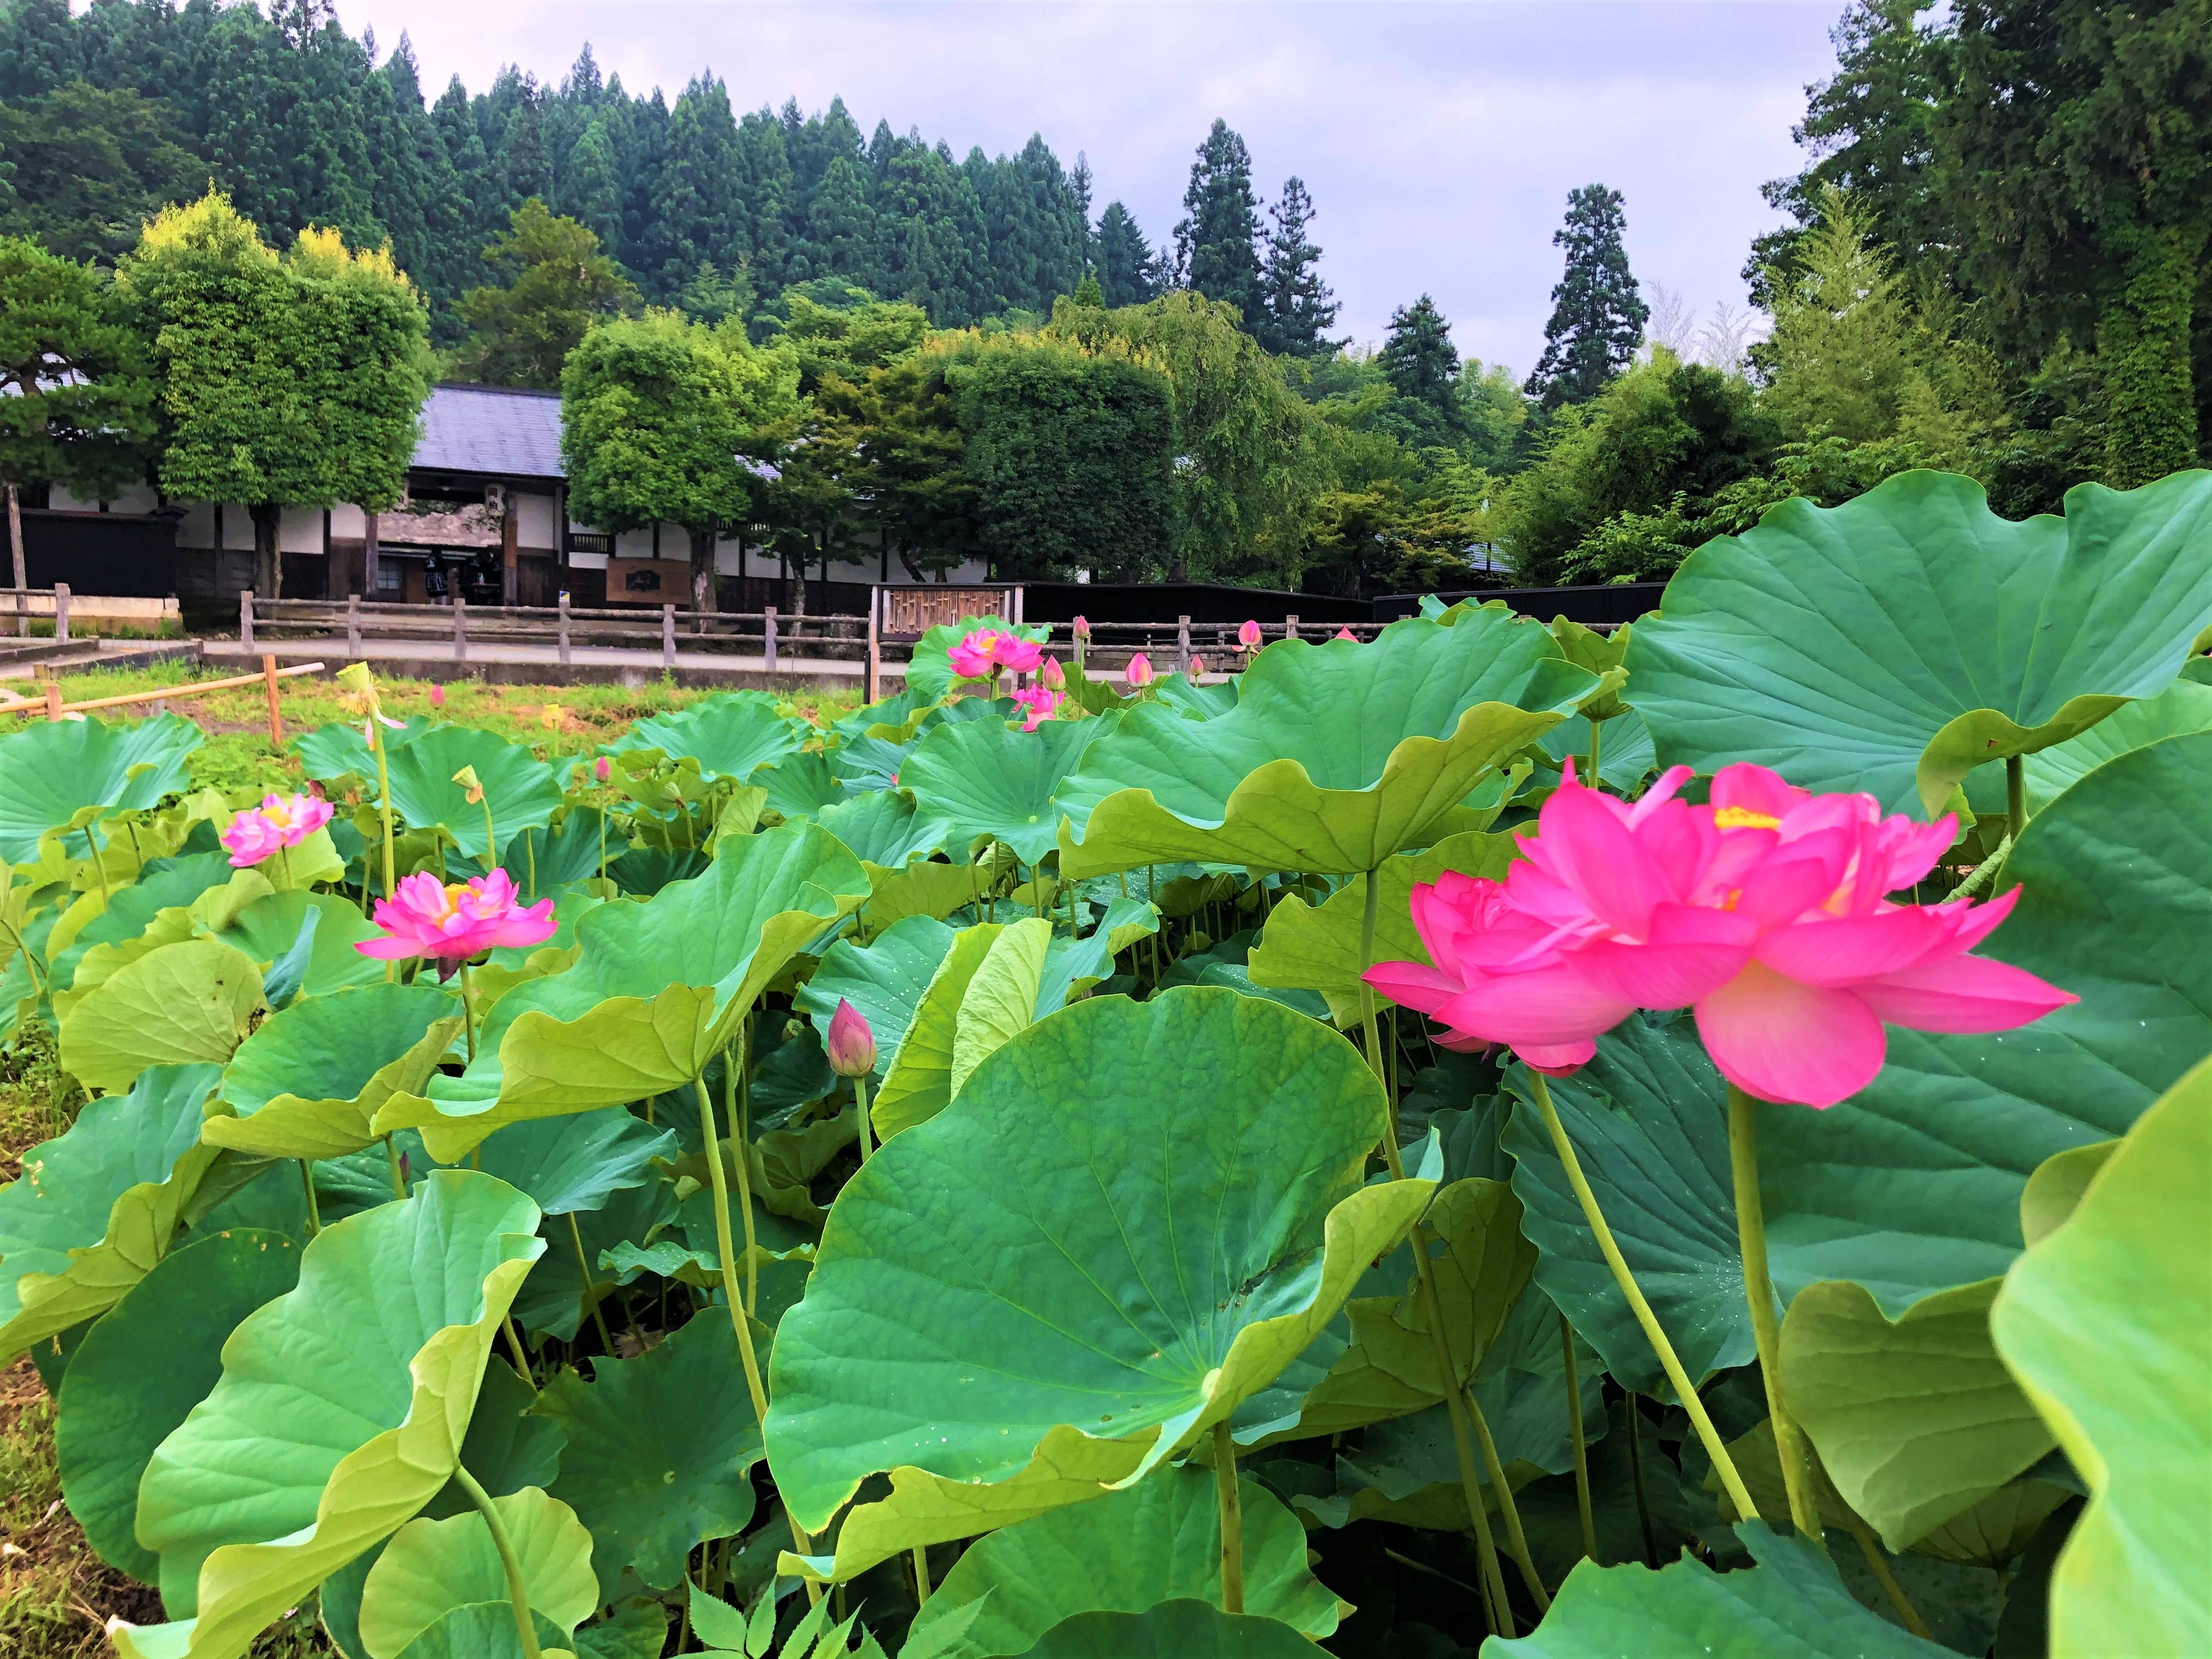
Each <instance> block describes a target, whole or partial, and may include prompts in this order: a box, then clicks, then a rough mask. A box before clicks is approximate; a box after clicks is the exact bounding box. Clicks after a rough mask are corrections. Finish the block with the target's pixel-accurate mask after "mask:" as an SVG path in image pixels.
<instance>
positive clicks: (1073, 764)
mask: <svg viewBox="0 0 2212 1659" xmlns="http://www.w3.org/2000/svg"><path fill="white" fill-rule="evenodd" d="M1114 726H1115V722H1114V721H1113V720H1047V721H1045V722H1044V723H1043V724H1042V726H1038V727H1037V729H1036V731H1034V732H1024V731H1023V730H1022V729H1021V728H1020V727H1018V726H1008V725H1006V723H1005V722H1004V721H1002V720H968V721H965V722H963V723H962V724H960V725H957V726H939V727H938V728H937V729H936V730H935V731H933V732H931V733H929V735H928V736H927V737H925V738H923V739H922V740H921V742H920V743H918V744H915V750H914V753H913V754H911V755H909V756H908V757H907V760H906V764H905V765H904V766H902V768H900V769H899V786H900V787H902V788H904V789H910V790H912V791H913V792H914V798H915V803H916V805H918V806H919V808H920V809H921V811H924V812H927V813H928V814H929V815H930V816H931V817H935V818H939V819H942V820H943V821H944V823H945V826H946V829H947V830H948V832H949V833H948V844H949V845H950V846H951V848H953V850H954V852H955V854H956V855H962V854H965V852H966V850H967V848H968V847H969V844H970V843H972V842H974V841H975V839H976V838H977V837H978V836H997V837H998V838H999V839H1000V841H1002V842H1006V845H1007V846H1009V847H1011V848H1013V849H1014V856H1015V857H1016V858H1018V859H1019V860H1021V861H1022V862H1023V863H1024V864H1028V865H1034V864H1036V861H1037V860H1039V859H1041V858H1042V857H1043V856H1044V855H1045V854H1047V853H1049V852H1050V851H1051V850H1052V849H1053V848H1054V845H1056V844H1057V837H1058V836H1059V833H1060V808H1059V806H1058V805H1055V804H1054V800H1053V796H1054V792H1056V791H1057V790H1058V789H1059V788H1060V784H1061V783H1062V781H1064V780H1065V779H1066V776H1067V775H1068V774H1069V773H1070V772H1072V771H1073V770H1074V769H1076V768H1077V767H1079V766H1080V765H1081V764H1082V763H1083V757H1084V755H1085V751H1086V750H1088V749H1089V748H1090V747H1091V744H1094V743H1096V742H1099V741H1101V740H1103V738H1105V737H1106V736H1108V735H1110V734H1111V732H1113V730H1114Z"/></svg>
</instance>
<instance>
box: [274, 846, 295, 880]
mask: <svg viewBox="0 0 2212 1659" xmlns="http://www.w3.org/2000/svg"><path fill="white" fill-rule="evenodd" d="M276 862H277V864H278V865H279V866H280V867H282V869H283V872H284V885H285V887H286V888H287V889H288V890H289V888H290V887H291V885H292V849H291V848H289V847H280V848H277V849H276Z"/></svg>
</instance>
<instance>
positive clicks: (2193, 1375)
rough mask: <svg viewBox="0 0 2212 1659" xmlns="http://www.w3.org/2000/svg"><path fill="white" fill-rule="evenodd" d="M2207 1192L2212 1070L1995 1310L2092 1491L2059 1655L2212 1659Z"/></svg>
mask: <svg viewBox="0 0 2212 1659" xmlns="http://www.w3.org/2000/svg"><path fill="white" fill-rule="evenodd" d="M2180 741H2190V739H2181V740H2180ZM2208 1185H2212V1065H2200V1066H2197V1067H2196V1068H2195V1069H2194V1070H2192V1071H2191V1072H2190V1073H2189V1074H2188V1075H2187V1076H2185V1078H2183V1079H2181V1081H2180V1082H2179V1083H2178V1084H2176V1085H2174V1086H2173V1088H2172V1089H2171V1090H2169V1091H2167V1092H2166V1095H2165V1097H2163V1098H2162V1099H2160V1101H2159V1102H2158V1103H2157V1104H2156V1105H2154V1106H2153V1107H2152V1108H2151V1109H2149V1110H2148V1112H2146V1113H2144V1114H2143V1115H2142V1119H2141V1120H2140V1121H2138V1122H2137V1123H2136V1126H2135V1127H2134V1128H2133V1129H2131V1130H2130V1131H2129V1133H2128V1136H2127V1139H2125V1140H2124V1142H2123V1143H2122V1144H2121V1146H2120V1149H2119V1150H2118V1152H2114V1153H2113V1154H2112V1159H2111V1161H2110V1162H2109V1163H2107V1164H2106V1165H2105V1167H2104V1170H2103V1171H2102V1172H2101V1173H2100V1175H2099V1176H2097V1177H2096V1179H2095V1180H2094V1181H2093V1182H2091V1183H2090V1186H2089V1189H2088V1191H2087V1193H2085V1194H2083V1195H2082V1198H2081V1203H2080V1205H2079V1206H2077V1207H2076V1208H2075V1212H2074V1214H2073V1217H2072V1218H2071V1219H2069V1220H2068V1221H2067V1222H2066V1223H2065V1224H2064V1225H2063V1226H2061V1227H2060V1228H2059V1229H2058V1230H2057V1231H2056V1232H2053V1233H2051V1234H2050V1235H2048V1236H2047V1237H2045V1238H2044V1239H2042V1240H2041V1241H2040V1242H2039V1243H2037V1244H2036V1245H2035V1246H2034V1247H2033V1248H2032V1249H2029V1250H2028V1251H2027V1253H2026V1254H2025V1255H2022V1256H2021V1258H2020V1260H2019V1261H2018V1262H2017V1263H2015V1265H2014V1267H2013V1269H2012V1271H2011V1272H2010V1273H2008V1274H2007V1275H2006V1276H2005V1282H2004V1288H2003V1290H2002V1291H2000V1292H1999V1293H1998V1296H1997V1300H1996V1306H1995V1308H1993V1309H1992V1310H1990V1330H1991V1333H1992V1334H1993V1335H1994V1336H1995V1338H1996V1348H1997V1352H1999V1353H2000V1354H2002V1356H2003V1357H2004V1361H2005V1363H2006V1364H2008V1365H2009V1366H2010V1367H2011V1368H2012V1371H2013V1375H2014V1376H2015V1377H2017V1378H2018V1379H2019V1381H2020V1384H2021V1388H2022V1389H2025V1390H2026V1391H2027V1396H2028V1398H2029V1399H2030V1400H2032V1401H2034V1402H2035V1406H2036V1409H2037V1410H2039V1412H2041V1413H2043V1416H2044V1419H2045V1421H2046V1422H2047V1423H2048V1424H2049V1425H2051V1432H2052V1433H2054V1434H2056V1435H2057V1437H2058V1443H2059V1444H2060V1445H2061V1446H2063V1447H2064V1448H2065V1450H2066V1455H2067V1456H2069V1458H2071V1459H2072V1460H2073V1462H2074V1467H2075V1468H2077V1469H2079V1470H2080V1471H2081V1475H2082V1478H2083V1479H2084V1480H2087V1483H2088V1486H2089V1503H2088V1507H2087V1508H2086V1509H2084V1510H2082V1511H2081V1518H2080V1519H2079V1520H2078V1521H2077V1522H2075V1528H2074V1532H2073V1535H2072V1536H2071V1537H2070V1538H2069V1539H2068V1540H2067V1542H2066V1547H2065V1548H2064V1550H2063V1551H2062V1552H2061V1553H2060V1555H2059V1558H2058V1562H2057V1566H2056V1567H2055V1568H2054V1569H2053V1570H2052V1572H2051V1652H2052V1653H2053V1654H2055V1655H2089V1654H2104V1653H2118V1652H2130V1653H2172V1654H2182V1653H2201V1652H2203V1651H2204V1650H2205V1649H2206V1646H2207V1644H2212V1580H2208V1578H2207V1577H2206V1575H2205V1573H2204V1571H2203V1565H2204V1563H2205V1560H2206V1559H2207V1558H2208V1555H2212V1512H2208V1510H2207V1509H2206V1506H2205V1504H2204V1493H2205V1492H2206V1490H2207V1489H2208V1483H2212V1278H2209V1277H2208V1276H2207V1274H2206V1273H2205V1271H2204V1262H2205V1253H2204V1250H2203V1240H2204V1194H2205V1192H2206V1190H2207V1188H2208Z"/></svg>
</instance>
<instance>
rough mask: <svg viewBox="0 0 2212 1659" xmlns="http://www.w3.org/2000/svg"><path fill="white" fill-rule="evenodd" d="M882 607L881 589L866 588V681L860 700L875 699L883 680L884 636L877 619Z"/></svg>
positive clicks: (871, 700)
mask: <svg viewBox="0 0 2212 1659" xmlns="http://www.w3.org/2000/svg"><path fill="white" fill-rule="evenodd" d="M883 608H884V592H883V589H881V588H880V587H872V588H870V589H869V590H868V683H867V690H866V696H863V697H861V699H860V701H861V702H874V701H875V700H876V696H877V687H878V685H879V684H881V683H882V681H883V677H884V637H883V629H882V626H881V624H880V623H879V622H878V613H879V612H880V611H882V610H883Z"/></svg>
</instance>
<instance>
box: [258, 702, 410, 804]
mask: <svg viewBox="0 0 2212 1659" xmlns="http://www.w3.org/2000/svg"><path fill="white" fill-rule="evenodd" d="M429 730H431V725H430V721H429V719H428V716H426V715H422V714H410V715H409V716H408V717H407V718H406V719H405V720H402V721H401V722H400V723H399V724H398V726H386V727H385V728H384V753H385V757H386V765H387V766H389V765H390V763H391V757H392V756H393V755H395V754H397V753H398V751H399V750H402V749H404V748H405V747H406V746H407V745H408V744H410V743H412V742H414V741H415V739H416V738H419V737H421V736H422V734H423V733H424V732H428V731H429ZM285 747H286V748H288V749H289V750H291V751H292V752H293V753H294V754H295V755H296V756H298V757H299V759H300V766H301V770H303V771H304V772H306V773H307V775H308V776H309V777H311V778H342V777H343V776H344V775H346V774H347V773H349V772H350V773H352V774H353V775H355V776H356V777H357V778H360V779H362V780H363V781H365V782H367V783H368V787H369V788H370V789H371V790H372V791H373V790H374V788H375V787H376V756H375V755H374V752H372V751H371V750H370V749H369V746H368V734H367V733H366V732H363V731H362V727H361V726H359V725H358V724H356V722H355V721H352V720H332V721H331V723H330V724H329V725H328V726H317V727H316V728H315V729H314V730H313V731H312V732H301V733H300V735H299V736H298V737H296V738H293V739H292V741H291V742H290V743H289V744H286V745H285Z"/></svg>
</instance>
